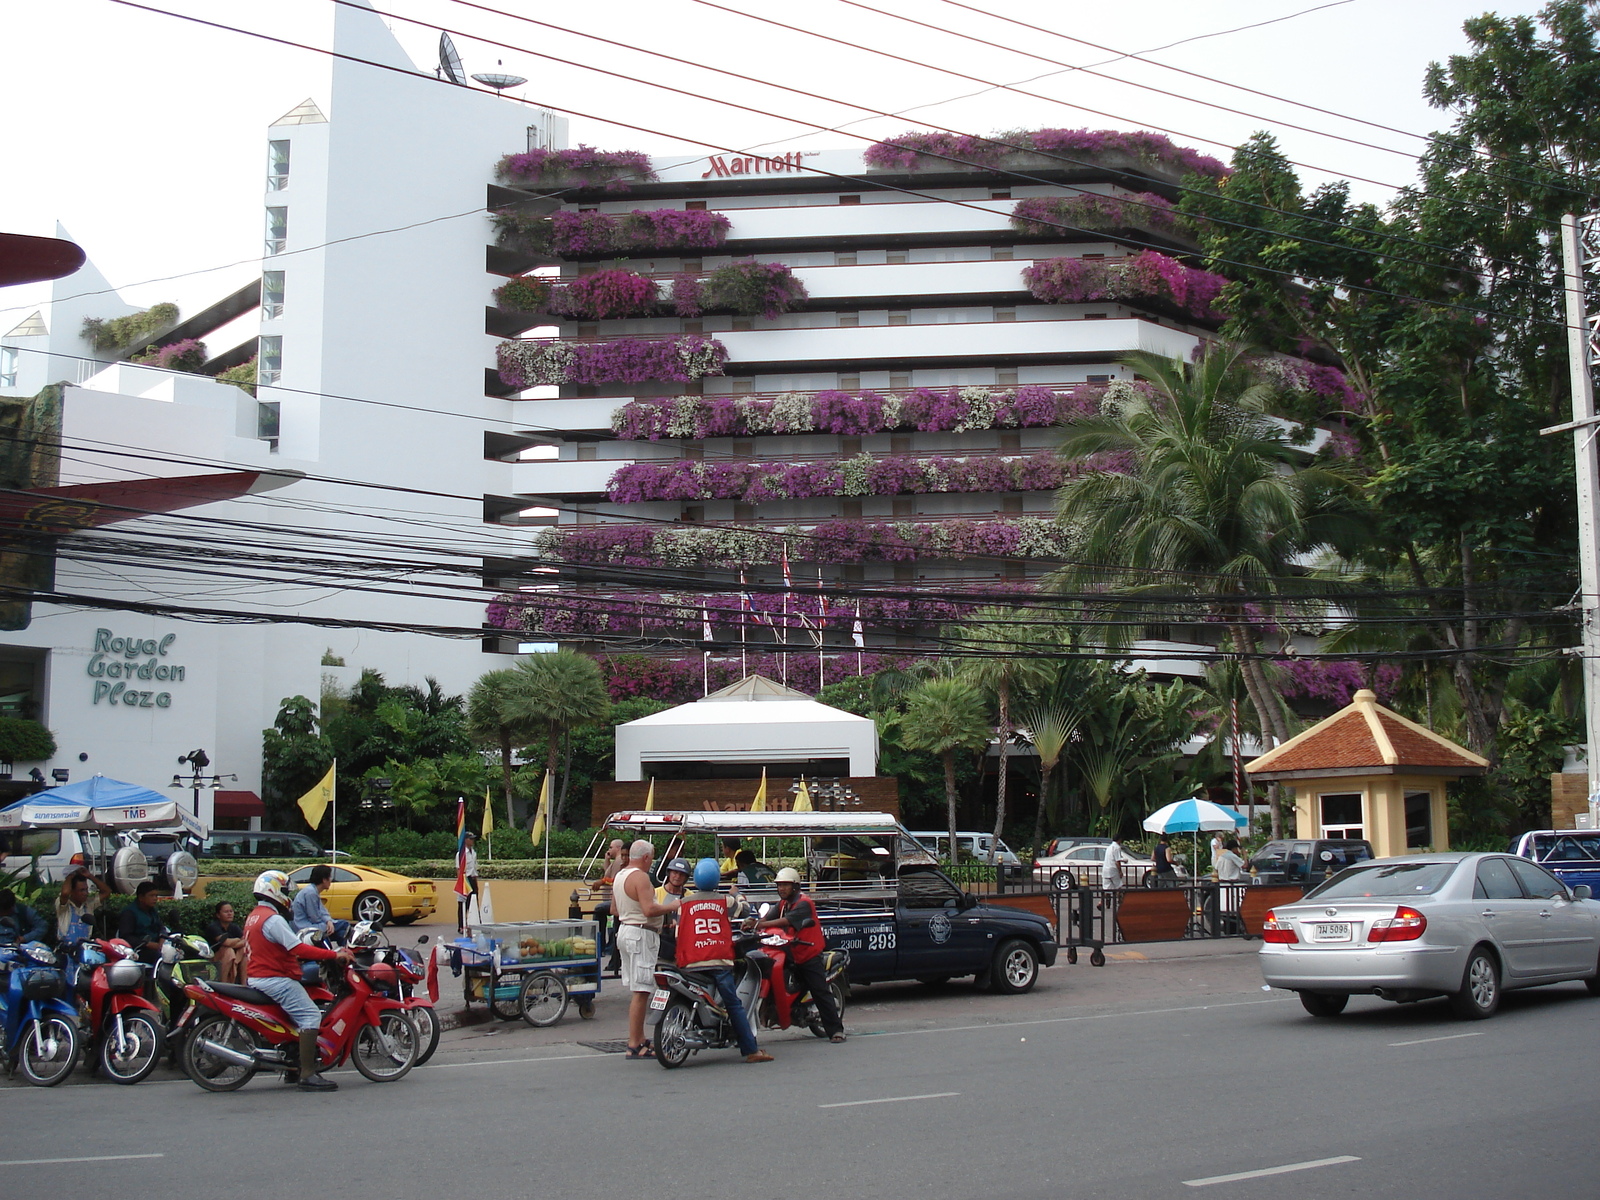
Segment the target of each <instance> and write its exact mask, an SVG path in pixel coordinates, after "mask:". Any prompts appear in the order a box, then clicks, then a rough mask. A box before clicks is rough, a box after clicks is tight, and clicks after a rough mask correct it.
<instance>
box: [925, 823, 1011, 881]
mask: <svg viewBox="0 0 1600 1200" xmlns="http://www.w3.org/2000/svg"><path fill="white" fill-rule="evenodd" d="M911 836H912V837H914V838H916V839H917V841H918V842H920V843H922V846H923V848H924V849H926V850H927V851H928V853H930V854H932V855H933V856H934V857H935V858H940V859H948V858H949V857H950V834H949V832H948V831H946V832H943V833H941V832H940V831H939V830H937V829H921V830H918V829H914V830H912V831H911ZM956 841H957V842H958V843H959V844H960V846H961V857H962V858H963V859H971V860H972V861H974V862H980V863H986V862H988V861H989V855H990V852H991V851H993V853H994V859H995V862H996V863H998V864H999V865H1000V866H1001V867H1002V868H1003V869H1004V870H1005V873H1006V874H1007V875H1021V874H1022V860H1021V859H1020V858H1018V857H1017V856H1016V854H1015V853H1013V852H1012V849H1011V847H1010V846H1008V845H1006V844H1005V843H1004V842H997V841H996V840H995V836H994V834H992V833H973V832H970V831H967V830H961V829H958V830H956Z"/></svg>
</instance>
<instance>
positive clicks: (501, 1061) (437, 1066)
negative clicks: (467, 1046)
mask: <svg viewBox="0 0 1600 1200" xmlns="http://www.w3.org/2000/svg"><path fill="white" fill-rule="evenodd" d="M610 1057H611V1056H610V1055H608V1054H606V1053H605V1052H604V1051H603V1050H593V1051H591V1052H590V1053H588V1054H546V1055H543V1056H541V1057H539V1058H490V1059H485V1060H483V1061H482V1062H459V1063H424V1064H423V1065H422V1066H420V1067H418V1068H417V1070H419V1071H454V1070H456V1069H458V1068H460V1067H503V1066H506V1065H507V1064H508V1063H542V1062H572V1061H573V1060H575V1059H579V1058H610Z"/></svg>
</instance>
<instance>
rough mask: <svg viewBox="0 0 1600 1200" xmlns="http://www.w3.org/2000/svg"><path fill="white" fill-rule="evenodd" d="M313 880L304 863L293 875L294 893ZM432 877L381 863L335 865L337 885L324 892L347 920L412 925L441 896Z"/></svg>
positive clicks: (339, 916) (324, 899)
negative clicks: (412, 875)
mask: <svg viewBox="0 0 1600 1200" xmlns="http://www.w3.org/2000/svg"><path fill="white" fill-rule="evenodd" d="M309 882H311V868H310V867H301V868H300V869H299V870H298V871H296V872H294V873H293V874H292V875H290V876H289V892H290V895H293V894H294V893H296V892H298V891H299V890H300V888H301V886H302V885H303V884H306V883H309ZM436 891H437V889H436V888H435V887H434V886H433V880H431V879H410V878H408V877H407V876H405V875H396V874H395V873H394V872H393V871H381V870H379V869H378V868H377V867H357V866H346V865H345V864H343V863H340V864H339V865H338V866H336V867H334V868H333V885H332V886H331V887H330V888H328V890H327V891H325V892H323V893H322V902H323V903H324V904H326V905H327V906H328V912H330V913H331V914H332V915H333V916H334V917H335V918H337V919H339V920H345V921H377V920H380V919H381V920H384V921H388V920H391V919H392V920H394V921H395V922H397V923H398V924H401V925H409V924H411V922H413V921H415V920H416V919H417V918H418V917H426V916H428V915H429V914H431V913H432V912H433V909H434V905H435V903H436V902H437V899H438V897H437V896H436V895H435V892H436Z"/></svg>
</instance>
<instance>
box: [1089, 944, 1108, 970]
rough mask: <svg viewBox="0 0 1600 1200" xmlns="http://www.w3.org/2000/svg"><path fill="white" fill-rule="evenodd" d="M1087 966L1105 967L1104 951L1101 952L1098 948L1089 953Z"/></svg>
mask: <svg viewBox="0 0 1600 1200" xmlns="http://www.w3.org/2000/svg"><path fill="white" fill-rule="evenodd" d="M1089 965H1090V966H1091V967H1103V966H1105V965H1106V955H1105V951H1103V950H1101V949H1099V948H1096V949H1095V950H1093V951H1091V952H1090V954H1089Z"/></svg>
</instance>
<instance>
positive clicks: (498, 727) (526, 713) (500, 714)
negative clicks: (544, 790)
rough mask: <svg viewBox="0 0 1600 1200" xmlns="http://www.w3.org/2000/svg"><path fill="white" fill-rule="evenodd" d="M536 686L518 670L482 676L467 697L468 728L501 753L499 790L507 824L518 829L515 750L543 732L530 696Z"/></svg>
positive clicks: (510, 669) (501, 671) (491, 672)
mask: <svg viewBox="0 0 1600 1200" xmlns="http://www.w3.org/2000/svg"><path fill="white" fill-rule="evenodd" d="M532 690H533V683H532V681H531V680H530V679H529V678H528V676H527V675H526V674H524V673H519V672H518V671H517V670H516V669H515V668H505V669H502V670H499V671H490V672H489V673H488V674H486V675H483V676H480V677H479V679H478V682H476V683H474V684H473V685H472V690H471V691H470V692H468V693H467V728H468V729H469V730H471V732H472V734H473V736H474V737H476V738H478V739H479V740H480V741H482V742H484V743H486V744H488V745H492V746H494V747H495V748H496V749H497V750H499V751H500V788H501V791H502V792H503V793H504V794H505V801H506V824H507V825H509V826H511V827H512V828H515V827H516V825H517V814H516V807H515V801H514V800H513V793H514V791H515V788H514V782H515V779H514V770H513V768H512V765H511V757H512V754H513V752H514V751H515V749H516V746H517V745H518V744H519V743H520V742H523V741H526V740H527V739H528V738H529V737H532V736H533V735H534V734H535V733H536V732H537V731H538V730H539V728H540V725H539V722H538V720H537V718H536V717H535V715H534V706H533V701H532V698H531V695H530V693H531V692H532Z"/></svg>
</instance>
